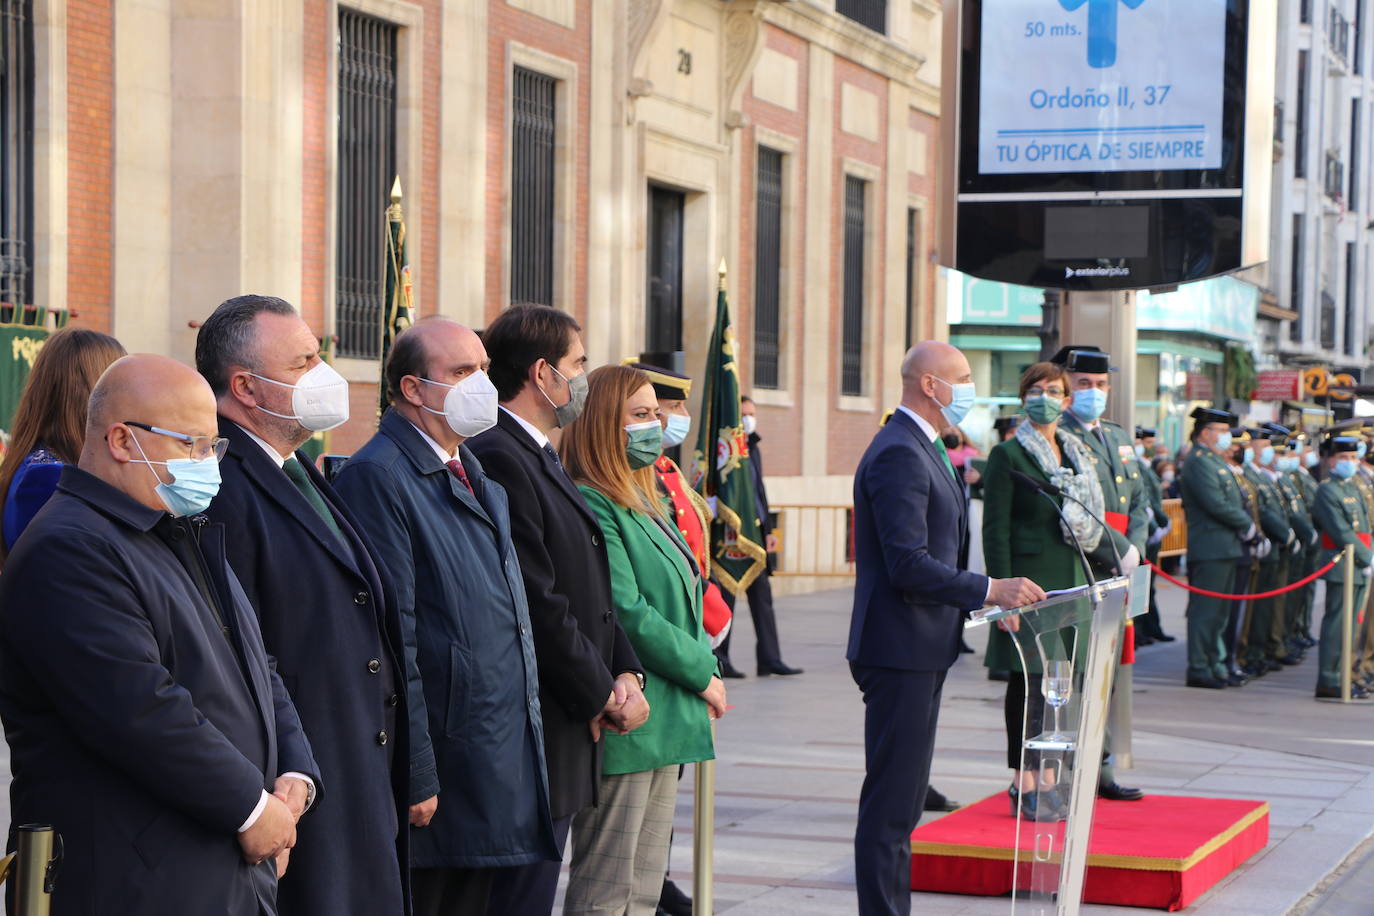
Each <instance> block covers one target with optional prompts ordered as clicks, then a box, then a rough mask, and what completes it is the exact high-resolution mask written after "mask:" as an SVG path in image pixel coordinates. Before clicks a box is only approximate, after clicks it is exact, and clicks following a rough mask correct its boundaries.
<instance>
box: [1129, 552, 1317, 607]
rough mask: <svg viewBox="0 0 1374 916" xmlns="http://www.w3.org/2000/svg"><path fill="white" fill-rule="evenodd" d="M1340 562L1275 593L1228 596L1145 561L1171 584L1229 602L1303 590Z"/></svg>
mask: <svg viewBox="0 0 1374 916" xmlns="http://www.w3.org/2000/svg"><path fill="white" fill-rule="evenodd" d="M1340 561H1341V557H1340V556H1337V557H1336V559H1334V560H1332V561H1331V562H1330V563H1327V564H1326V565H1325V566H1323V567H1322V568H1321V569H1319V570H1317V571H1316V572H1314V573H1313V574H1312V575H1310V576H1307V577H1306V578H1304V579H1299V580H1298V581H1297V582H1294V583H1293V584H1292V585H1285V586H1284V587H1283V588H1276V589H1274V590H1273V591H1269V592H1260V593H1259V594H1257V595H1228V594H1226V593H1224V592H1213V591H1208V590H1207V589H1205V588H1198V587H1197V586H1196V585H1189V584H1188V583H1187V582H1180V581H1179V580H1177V579H1175V578H1174V577H1173V576H1171V575H1169V574H1168V573H1166V572H1165V571H1164V570H1162V569H1160V568H1159V567H1158V566H1156V565H1155V564H1153V563H1151V562H1150V561H1149V560H1146V561H1145V565H1146V566H1148V567H1150V568H1151V569H1153V570H1154V571H1155V573H1156V574H1157V575H1159V577H1160V578H1162V579H1168V580H1169V581H1170V582H1172V583H1174V584H1175V585H1177V586H1178V587H1179V588H1186V589H1187V590H1188V591H1190V592H1194V593H1195V594H1198V595H1207V596H1208V597H1210V598H1225V599H1226V600H1228V601H1249V600H1251V599H1259V598H1277V597H1278V596H1279V595H1283V594H1287V593H1288V592H1291V591H1294V590H1295V589H1299V588H1302V587H1303V586H1304V585H1307V584H1308V583H1310V582H1315V581H1316V580H1317V579H1319V578H1321V577H1322V576H1324V575H1326V574H1327V573H1328V572H1330V571H1331V570H1332V569H1334V568H1335V566H1336V564H1337V563H1339V562H1340Z"/></svg>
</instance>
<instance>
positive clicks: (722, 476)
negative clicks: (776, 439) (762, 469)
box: [692, 264, 768, 595]
mask: <svg viewBox="0 0 1374 916" xmlns="http://www.w3.org/2000/svg"><path fill="white" fill-rule="evenodd" d="M739 394H740V392H739V364H738V363H737V362H736V361H735V334H734V331H733V330H731V328H730V306H729V304H728V303H727V302H726V300H725V266H724V264H722V265H721V281H720V292H719V293H718V294H717V296H716V328H715V331H714V332H712V334H711V348H710V350H709V351H708V352H707V355H706V374H705V385H704V387H703V389H702V394H701V415H700V423H699V426H698V430H699V432H698V433H697V446H696V453H695V469H694V472H693V475H692V486H693V487H695V488H696V490H697V491H698V492H700V493H701V495H702V496H705V497H706V498H707V500H708V501H712V502H713V505H714V508H715V512H716V518H715V521H714V522H712V523H711V545H712V551H711V573H712V574H713V575H714V576H715V577H716V581H718V582H719V583H720V584H721V585H722V586H723V587H724V588H726V589H728V590H729V591H730V592H731V593H732V594H735V595H738V594H739V593H740V592H742V591H744V590H745V589H746V588H748V587H749V586H750V585H751V584H752V583H753V581H754V580H755V579H757V578H758V576H759V574H760V573H762V572H763V570H764V568H765V566H766V565H767V559H768V557H767V554H766V553H765V551H764V548H763V540H764V537H763V525H762V524H761V523H760V520H759V512H758V502H757V499H756V498H755V496H754V478H753V476H752V474H751V472H750V469H749V441H748V438H747V437H746V436H745V435H744V428H743V426H742V425H741V423H740V410H739Z"/></svg>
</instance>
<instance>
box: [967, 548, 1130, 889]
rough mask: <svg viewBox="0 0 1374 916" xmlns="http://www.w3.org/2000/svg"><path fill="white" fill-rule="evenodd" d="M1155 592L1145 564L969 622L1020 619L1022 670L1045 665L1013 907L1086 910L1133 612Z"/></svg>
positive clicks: (1027, 749) (1028, 761)
mask: <svg viewBox="0 0 1374 916" xmlns="http://www.w3.org/2000/svg"><path fill="white" fill-rule="evenodd" d="M1149 595H1150V570H1149V569H1148V568H1147V567H1145V566H1141V567H1139V568H1137V569H1136V570H1135V571H1134V572H1133V573H1132V574H1131V576H1130V577H1129V578H1128V577H1125V576H1122V577H1118V578H1115V579H1105V580H1103V581H1101V582H1097V583H1095V584H1093V585H1090V586H1083V587H1081V588H1076V589H1070V590H1067V591H1063V592H1056V593H1052V594H1050V595H1049V596H1048V597H1046V598H1045V600H1044V601H1040V602H1037V603H1035V604H1029V605H1026V606H1025V607H1020V608H989V609H987V610H984V611H978V612H975V613H974V614H973V615H972V616H971V618H970V619H969V622H968V626H969V627H976V626H985V625H989V624H991V625H997V624H998V622H999V621H1002V622H1003V623H1004V625H1005V626H1007V627H1008V628H1010V627H1011V626H1013V625H1014V624H1013V623H1012V620H1011V619H1012V618H1014V619H1015V621H1016V624H1015V625H1017V629H1016V630H1015V632H1013V633H1012V636H1013V640H1012V641H1013V643H1014V644H1015V645H1016V651H1017V654H1018V655H1019V656H1020V658H1021V665H1022V670H1024V671H1030V672H1035V671H1037V670H1039V671H1042V672H1043V677H1042V681H1041V684H1042V688H1041V692H1042V694H1043V695H1044V698H1045V715H1044V728H1043V730H1041V731H1040V732H1039V733H1038V734H1030V735H1029V736H1028V737H1027V738H1026V740H1025V742H1024V744H1023V745H1022V748H1021V769H1022V771H1023V772H1027V771H1029V772H1032V773H1034V774H1035V787H1034V788H1033V789H1028V790H1026V791H1027V792H1030V793H1033V794H1034V796H1035V797H1034V799H1033V803H1031V804H1026V803H1025V802H1024V801H1023V803H1022V804H1021V805H1020V806H1019V807H1018V811H1017V817H1016V846H1015V856H1016V866H1015V870H1014V877H1013V882H1012V913H1013V914H1030V916H1051V914H1053V916H1074V914H1077V913H1078V911H1079V907H1080V905H1081V903H1082V898H1083V880H1084V878H1085V877H1086V875H1087V866H1088V838H1089V835H1090V833H1091V831H1092V819H1093V806H1094V803H1095V802H1096V801H1097V778H1098V773H1099V771H1100V770H1101V768H1102V746H1103V739H1104V736H1105V735H1106V731H1107V712H1108V709H1109V708H1110V706H1111V702H1110V701H1111V695H1112V678H1113V676H1114V674H1115V673H1116V664H1117V660H1118V659H1119V658H1120V656H1121V638H1122V630H1123V628H1124V626H1125V624H1126V620H1127V619H1128V618H1130V617H1135V616H1138V615H1140V614H1143V613H1144V612H1145V611H1146V609H1147V608H1148V605H1149ZM1028 692H1029V688H1028ZM1027 706H1029V699H1028V701H1027ZM1026 711H1027V712H1029V709H1027V710H1026ZM1027 721H1030V720H1029V717H1027ZM1030 730H1031V729H1028V731H1030ZM1027 812H1033V816H1028V814H1027Z"/></svg>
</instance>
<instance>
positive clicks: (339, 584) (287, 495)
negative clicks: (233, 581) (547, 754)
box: [207, 417, 410, 916]
mask: <svg viewBox="0 0 1374 916" xmlns="http://www.w3.org/2000/svg"><path fill="white" fill-rule="evenodd" d="M220 435H221V436H224V437H226V438H228V439H229V452H228V454H226V455H225V457H224V460H223V461H222V462H220V474H221V476H222V477H223V479H224V483H223V485H222V486H221V487H220V492H219V495H218V496H216V497H215V501H214V502H213V503H212V504H211V505H210V510H209V512H208V513H207V514H208V515H209V516H210V518H212V519H214V520H215V521H219V522H223V523H224V524H225V526H226V527H227V528H228V529H229V531H230V532H231V537H230V539H229V565H230V566H232V567H233V569H234V572H235V573H237V574H238V577H239V580H240V581H241V582H242V583H243V588H244V591H245V592H247V593H248V598H249V600H250V601H251V602H252V603H253V606H254V608H255V609H256V610H257V613H258V620H259V622H260V624H261V626H262V635H263V641H264V642H265V643H266V645H267V649H268V651H269V652H271V653H272V654H273V655H274V656H276V659H277V670H278V671H280V672H281V676H282V680H283V681H285V683H286V687H287V690H289V691H290V693H291V697H292V699H293V700H295V703H296V709H297V710H298V711H299V712H300V717H301V721H302V722H304V723H305V730H306V734H308V735H309V736H310V742H311V745H312V746H313V747H314V749H315V756H316V758H317V759H318V760H319V763H320V767H321V768H322V769H323V772H324V778H325V780H326V781H327V782H328V783H329V785H330V786H331V788H332V790H333V798H334V800H333V801H331V802H329V803H320V802H317V803H316V804H315V805H314V807H312V808H311V809H310V811H309V812H307V814H306V816H305V817H303V818H302V819H301V822H300V825H299V828H298V839H297V844H296V848H295V849H293V850H292V851H291V867H290V869H288V871H287V873H286V876H285V877H284V878H283V879H282V882H281V895H280V896H281V909H282V913H283V914H284V916H350V914H355V916H396V914H401V913H406V912H409V899H410V894H409V876H410V872H409V869H408V868H407V867H405V863H406V862H407V856H408V850H407V848H406V843H407V839H408V835H409V832H408V831H407V830H403V829H400V828H402V827H404V826H405V825H406V824H407V823H408V808H409V802H408V799H407V795H406V793H407V773H408V768H409V763H410V760H409V753H410V748H409V746H408V740H407V731H408V729H407V727H406V714H405V693H406V692H405V690H404V684H403V679H402V675H401V673H402V672H404V671H405V669H404V667H403V666H402V662H401V659H400V655H399V652H398V651H396V650H397V649H399V647H400V645H401V632H400V619H399V617H398V615H397V613H396V607H395V604H394V602H392V601H391V598H390V595H389V594H388V593H387V587H386V582H385V578H384V575H383V573H382V572H380V571H379V569H378V564H377V563H375V562H374V560H373V552H372V546H371V544H370V543H369V542H368V540H367V538H366V536H365V535H364V534H363V529H362V528H361V527H360V526H359V525H358V523H357V521H356V520H355V519H354V518H353V516H352V515H351V514H349V512H348V510H347V509H346V508H345V507H344V505H343V504H342V502H340V500H339V498H338V496H337V495H336V494H335V493H334V491H333V490H331V489H330V487H329V484H327V483H325V481H324V478H323V477H322V476H321V475H320V474H319V473H318V472H317V471H316V470H315V467H314V465H313V464H311V462H310V459H309V458H307V457H306V456H305V455H304V454H302V453H300V452H297V454H296V457H297V459H298V460H299V461H300V462H301V464H302V465H303V466H304V467H305V468H306V470H307V472H308V473H309V474H310V477H311V480H313V481H314V483H315V487H316V488H317V489H318V490H319V491H320V494H321V496H323V498H324V500H325V502H326V503H327V504H328V505H329V506H330V508H331V510H332V512H333V515H334V518H335V520H336V521H337V522H338V524H339V527H340V528H341V529H342V532H343V536H344V539H345V540H342V541H341V540H340V539H339V538H338V537H337V536H335V535H334V533H333V532H331V531H330V530H329V529H328V528H327V527H326V526H325V524H324V522H323V521H322V520H321V519H320V517H319V516H318V515H316V514H315V512H314V510H313V509H311V507H310V504H309V503H308V502H306V500H305V497H304V496H302V495H301V494H300V491H298V490H297V489H296V487H295V485H294V484H292V483H291V480H290V478H288V477H287V476H286V474H285V472H283V471H282V470H281V468H279V467H277V465H276V463H275V462H273V461H272V459H271V458H269V457H268V456H267V453H266V452H264V451H263V449H262V446H260V445H258V443H256V442H255V441H253V440H252V439H251V438H250V437H249V436H248V434H247V433H245V432H244V431H243V430H242V429H240V428H239V427H238V425H237V424H234V423H231V422H229V421H228V420H225V419H224V418H222V417H221V418H220ZM345 541H346V543H345ZM393 647H395V649H393ZM383 734H385V739H383V737H382V736H383Z"/></svg>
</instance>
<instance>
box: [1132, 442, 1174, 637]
mask: <svg viewBox="0 0 1374 916" xmlns="http://www.w3.org/2000/svg"><path fill="white" fill-rule="evenodd" d="M1156 435H1157V433H1156V431H1155V430H1153V429H1144V428H1138V429H1136V431H1135V438H1136V441H1139V440H1141V439H1153V438H1154V437H1155V436H1156ZM1135 462H1136V469H1137V470H1138V471H1139V472H1140V483H1141V486H1142V487H1144V489H1145V502H1146V505H1147V506H1148V507H1149V528H1148V537H1147V539H1146V541H1145V559H1147V560H1149V561H1150V563H1151V564H1155V563H1158V562H1159V548H1160V540H1159V539H1158V538H1157V537H1156V535H1157V534H1158V533H1159V532H1160V531H1163V530H1164V529H1165V528H1167V527H1168V526H1169V515H1168V513H1167V512H1165V511H1164V484H1163V483H1162V482H1161V481H1160V479H1159V475H1158V474H1156V473H1155V471H1154V468H1152V467H1150V461H1149V458H1148V457H1147V456H1144V455H1137V456H1136V458H1135ZM1142 635H1143V636H1147V637H1149V638H1150V639H1152V640H1155V639H1165V640H1172V639H1173V637H1172V636H1166V635H1165V633H1164V628H1163V626H1162V625H1161V624H1160V620H1159V605H1158V604H1157V603H1156V601H1155V580H1154V577H1153V576H1151V577H1150V609H1149V610H1148V611H1146V613H1145V615H1144V616H1143V617H1141V618H1140V620H1139V621H1138V622H1137V623H1136V640H1137V641H1139V640H1140V637H1141V636H1142Z"/></svg>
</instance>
